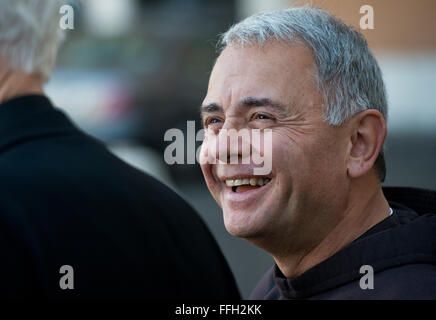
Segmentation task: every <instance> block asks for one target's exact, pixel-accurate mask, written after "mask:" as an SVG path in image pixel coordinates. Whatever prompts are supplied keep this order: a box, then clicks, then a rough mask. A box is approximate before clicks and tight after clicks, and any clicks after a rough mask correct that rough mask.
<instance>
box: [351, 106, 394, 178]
mask: <svg viewBox="0 0 436 320" xmlns="http://www.w3.org/2000/svg"><path fill="white" fill-rule="evenodd" d="M350 129H351V131H350V133H351V136H350V140H351V141H350V142H351V143H350V149H349V157H348V163H347V170H348V175H349V176H350V177H352V178H358V177H360V176H363V175H365V174H366V173H367V172H368V171H370V170H371V169H372V167H373V166H374V163H375V161H376V159H377V156H378V154H379V152H380V150H381V149H382V146H383V143H384V141H385V138H386V121H385V119H384V117H383V115H382V114H381V113H380V112H379V111H378V110H375V109H369V110H365V111H362V112H359V113H358V114H356V115H354V116H353V117H352V118H351V119H350Z"/></svg>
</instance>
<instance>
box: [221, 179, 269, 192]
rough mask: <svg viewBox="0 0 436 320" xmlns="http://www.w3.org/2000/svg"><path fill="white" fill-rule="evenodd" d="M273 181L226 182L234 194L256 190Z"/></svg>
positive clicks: (242, 180) (238, 180)
mask: <svg viewBox="0 0 436 320" xmlns="http://www.w3.org/2000/svg"><path fill="white" fill-rule="evenodd" d="M270 181H271V179H270V178H242V179H234V180H226V185H227V187H231V188H232V191H233V192H237V193H242V192H246V191H250V190H254V189H259V188H261V187H263V186H265V185H266V184H268V183H269V182H270Z"/></svg>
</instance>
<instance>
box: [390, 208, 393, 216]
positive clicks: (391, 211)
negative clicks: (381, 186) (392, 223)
mask: <svg viewBox="0 0 436 320" xmlns="http://www.w3.org/2000/svg"><path fill="white" fill-rule="evenodd" d="M389 211H390V212H389V215H390V216H391V215H392V214H393V213H394V210H392V208H391V207H389Z"/></svg>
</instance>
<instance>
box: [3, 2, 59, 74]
mask: <svg viewBox="0 0 436 320" xmlns="http://www.w3.org/2000/svg"><path fill="white" fill-rule="evenodd" d="M63 2H64V1H61V0H1V1H0V55H1V56H2V57H3V58H4V59H5V60H6V61H7V62H8V63H9V64H10V65H11V67H12V68H13V69H16V70H22V71H24V72H26V73H37V74H39V75H40V76H41V77H42V79H43V80H44V81H47V80H48V78H49V77H50V74H51V70H52V68H53V66H54V64H55V61H56V54H57V50H58V48H59V45H60V43H61V41H62V38H63V32H62V30H61V28H60V27H59V19H60V15H59V9H60V7H61V5H62V3H63Z"/></svg>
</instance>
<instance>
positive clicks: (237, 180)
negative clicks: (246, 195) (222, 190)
mask: <svg viewBox="0 0 436 320" xmlns="http://www.w3.org/2000/svg"><path fill="white" fill-rule="evenodd" d="M241 185H242V180H239V179H236V180H235V183H234V186H235V187H237V186H241Z"/></svg>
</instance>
